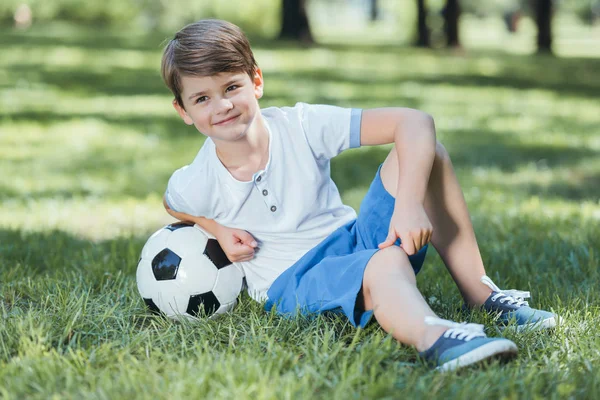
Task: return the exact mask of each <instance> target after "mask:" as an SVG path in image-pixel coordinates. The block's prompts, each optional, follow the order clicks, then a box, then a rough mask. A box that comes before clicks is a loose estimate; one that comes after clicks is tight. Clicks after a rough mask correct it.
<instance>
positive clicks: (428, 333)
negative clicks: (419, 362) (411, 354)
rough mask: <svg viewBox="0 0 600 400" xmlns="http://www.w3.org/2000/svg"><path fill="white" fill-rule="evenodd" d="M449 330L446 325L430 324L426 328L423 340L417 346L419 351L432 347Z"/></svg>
mask: <svg viewBox="0 0 600 400" xmlns="http://www.w3.org/2000/svg"><path fill="white" fill-rule="evenodd" d="M447 330H448V327H445V326H428V327H427V328H426V329H425V332H424V334H423V336H422V337H421V340H420V341H419V342H418V343H417V345H416V346H415V347H416V348H417V351H418V352H423V351H426V350H428V349H429V348H431V346H433V345H434V343H435V342H437V341H438V339H439V338H440V337H441V336H442V335H443V334H444V332H446V331H447Z"/></svg>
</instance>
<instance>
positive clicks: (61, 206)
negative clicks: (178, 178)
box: [0, 193, 174, 240]
mask: <svg viewBox="0 0 600 400" xmlns="http://www.w3.org/2000/svg"><path fill="white" fill-rule="evenodd" d="M2 205H3V206H2V208H0V220H1V221H2V226H3V227H4V228H10V229H18V230H22V231H24V232H45V231H50V230H53V229H56V230H59V231H62V232H66V233H69V234H72V235H75V236H77V237H80V238H86V239H90V240H108V239H111V238H114V237H119V236H132V235H133V236H137V235H142V236H144V235H145V234H147V235H148V236H149V235H150V233H152V232H154V231H155V230H157V229H158V228H160V227H161V226H164V225H166V224H168V223H171V222H174V219H173V218H171V216H170V215H168V214H167V212H166V211H165V210H164V207H163V206H162V196H161V195H159V194H156V193H154V194H151V195H149V196H148V197H146V198H143V199H135V198H127V197H120V198H119V199H115V200H109V199H106V198H102V197H91V196H88V197H73V198H69V199H65V198H42V199H31V200H28V201H25V202H22V201H18V202H17V201H10V200H7V201H4V202H3V203H2Z"/></svg>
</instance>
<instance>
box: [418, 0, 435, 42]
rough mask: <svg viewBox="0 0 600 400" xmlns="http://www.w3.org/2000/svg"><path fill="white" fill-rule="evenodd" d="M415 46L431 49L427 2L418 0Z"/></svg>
mask: <svg viewBox="0 0 600 400" xmlns="http://www.w3.org/2000/svg"><path fill="white" fill-rule="evenodd" d="M415 44H416V46H417V47H431V41H430V40H429V28H428V27H427V5H426V4H425V0H417V41H416V43H415Z"/></svg>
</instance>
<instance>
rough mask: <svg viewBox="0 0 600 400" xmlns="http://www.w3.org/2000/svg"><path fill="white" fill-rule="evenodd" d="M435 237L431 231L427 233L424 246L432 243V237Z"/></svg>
mask: <svg viewBox="0 0 600 400" xmlns="http://www.w3.org/2000/svg"><path fill="white" fill-rule="evenodd" d="M432 236H433V233H432V231H431V230H428V231H427V237H426V238H425V239H426V240H425V244H423V246H425V245H426V244H427V243H429V242H431V237H432Z"/></svg>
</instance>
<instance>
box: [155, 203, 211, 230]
mask: <svg viewBox="0 0 600 400" xmlns="http://www.w3.org/2000/svg"><path fill="white" fill-rule="evenodd" d="M163 206H165V210H167V212H168V213H169V215H171V216H172V217H173V218H175V219H178V220H180V221H183V222H193V223H194V224H198V225H199V226H200V227H202V228H203V229H204V230H206V231H207V232H208V233H210V234H211V235H213V236H214V237H217V233H218V231H219V228H221V227H222V225H220V224H219V223H218V222H216V221H215V220H214V219H207V218H202V217H194V216H193V215H189V214H186V213H182V212H177V211H174V210H172V209H171V207H169V205H168V204H167V200H166V199H165V198H164V197H163Z"/></svg>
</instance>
